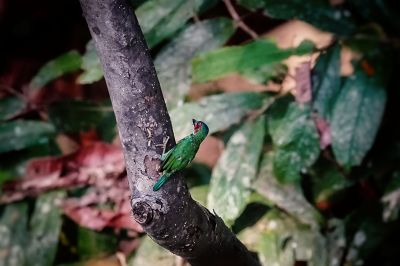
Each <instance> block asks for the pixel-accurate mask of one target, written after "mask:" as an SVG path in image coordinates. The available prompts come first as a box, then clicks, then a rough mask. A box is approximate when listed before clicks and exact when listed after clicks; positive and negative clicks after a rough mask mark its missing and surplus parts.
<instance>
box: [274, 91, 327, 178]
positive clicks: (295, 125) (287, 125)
mask: <svg viewBox="0 0 400 266" xmlns="http://www.w3.org/2000/svg"><path fill="white" fill-rule="evenodd" d="M267 118H268V120H267V121H268V129H269V133H270V134H271V137H272V140H273V143H274V145H275V146H276V152H275V154H274V160H273V161H274V173H275V175H276V177H277V178H278V180H280V181H282V182H290V181H297V180H299V179H300V174H299V172H300V171H304V170H306V169H307V167H309V166H311V165H312V164H313V163H314V162H315V161H316V159H317V158H318V155H319V150H320V147H319V136H318V132H317V129H316V127H315V124H314V122H313V120H312V119H311V109H310V107H309V105H300V104H298V103H296V102H294V101H291V100H290V99H289V98H284V99H282V100H280V101H277V102H275V103H274V105H273V106H271V108H270V110H269V111H268V113H267Z"/></svg>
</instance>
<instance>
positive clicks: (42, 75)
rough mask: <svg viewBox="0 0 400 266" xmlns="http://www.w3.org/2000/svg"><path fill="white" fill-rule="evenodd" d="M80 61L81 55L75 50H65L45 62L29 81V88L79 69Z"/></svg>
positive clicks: (36, 87) (38, 86) (37, 86)
mask: <svg viewBox="0 0 400 266" xmlns="http://www.w3.org/2000/svg"><path fill="white" fill-rule="evenodd" d="M81 63H82V58H81V55H80V54H79V53H78V52H77V51H70V52H67V53H65V54H63V55H61V56H59V57H57V58H55V59H53V60H51V61H49V62H47V63H46V64H45V65H44V66H43V67H42V68H41V69H40V70H39V72H38V73H37V74H36V76H35V77H34V78H33V79H32V80H31V82H30V85H29V86H30V88H32V89H39V88H41V87H43V86H44V85H46V84H47V83H49V82H50V81H52V80H55V79H56V78H58V77H61V76H62V75H64V74H67V73H71V72H74V71H77V70H79V69H80V67H81Z"/></svg>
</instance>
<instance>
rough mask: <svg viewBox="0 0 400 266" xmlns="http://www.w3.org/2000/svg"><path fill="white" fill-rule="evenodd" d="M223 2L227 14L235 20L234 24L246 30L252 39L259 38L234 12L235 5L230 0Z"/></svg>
mask: <svg viewBox="0 0 400 266" xmlns="http://www.w3.org/2000/svg"><path fill="white" fill-rule="evenodd" d="M223 1H224V4H225V6H226V9H227V10H228V12H229V14H230V15H231V17H232V18H233V20H234V21H235V23H236V25H237V26H238V27H239V28H241V29H242V30H243V31H244V32H246V33H247V34H248V35H250V37H251V38H253V39H258V38H260V37H259V36H258V34H257V32H255V31H254V30H252V29H250V27H249V26H247V24H246V23H244V22H243V20H242V19H241V18H240V16H239V14H238V13H237V12H236V10H235V7H234V6H233V4H232V2H231V0H223Z"/></svg>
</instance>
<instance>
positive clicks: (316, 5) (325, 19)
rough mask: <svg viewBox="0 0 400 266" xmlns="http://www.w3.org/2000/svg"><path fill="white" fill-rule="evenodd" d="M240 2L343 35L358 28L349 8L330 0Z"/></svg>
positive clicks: (280, 17) (248, 6)
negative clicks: (332, 2) (333, 4)
mask: <svg viewBox="0 0 400 266" xmlns="http://www.w3.org/2000/svg"><path fill="white" fill-rule="evenodd" d="M238 2H239V4H241V5H243V6H245V7H247V8H249V9H251V10H256V9H263V10H264V13H265V14H266V15H267V16H270V17H273V18H278V19H299V20H304V21H306V22H308V23H310V24H313V25H314V26H316V27H318V28H320V29H322V30H326V31H331V32H334V33H338V34H341V35H349V34H351V33H352V32H354V31H355V30H356V29H357V28H356V27H357V25H356V23H355V20H354V19H353V18H352V17H351V13H350V11H349V10H347V9H345V8H343V7H342V6H336V7H333V6H332V5H330V4H329V1H325V0H312V1H308V2H307V4H305V3H304V1H302V0H289V1H279V0H238Z"/></svg>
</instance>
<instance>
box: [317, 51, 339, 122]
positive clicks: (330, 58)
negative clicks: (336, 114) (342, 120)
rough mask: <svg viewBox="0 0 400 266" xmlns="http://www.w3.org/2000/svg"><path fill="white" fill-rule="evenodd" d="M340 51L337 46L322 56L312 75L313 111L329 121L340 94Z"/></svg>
mask: <svg viewBox="0 0 400 266" xmlns="http://www.w3.org/2000/svg"><path fill="white" fill-rule="evenodd" d="M340 49H341V47H340V45H339V44H336V45H334V46H333V47H330V48H329V49H328V50H327V51H326V53H324V54H322V55H320V57H319V58H318V61H317V64H316V65H315V67H314V69H313V73H312V91H313V97H312V98H313V100H312V101H313V102H312V105H313V109H314V110H316V111H317V112H318V114H319V115H321V116H322V117H323V118H325V119H328V120H329V121H330V118H331V113H332V109H333V106H334V103H335V100H336V98H337V96H338V94H339V92H340V85H341V76H340Z"/></svg>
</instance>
